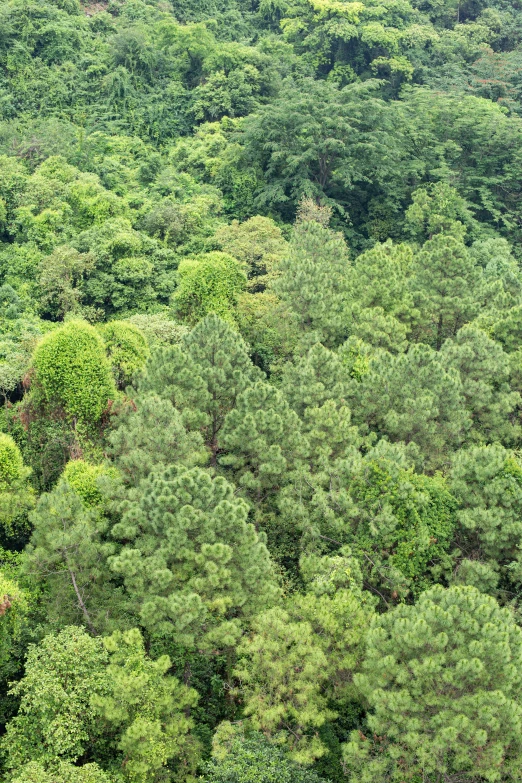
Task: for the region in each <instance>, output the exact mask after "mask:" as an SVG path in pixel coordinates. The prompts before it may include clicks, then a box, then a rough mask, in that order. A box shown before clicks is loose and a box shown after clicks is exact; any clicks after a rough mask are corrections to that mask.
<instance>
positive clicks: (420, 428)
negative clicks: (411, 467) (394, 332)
mask: <svg viewBox="0 0 522 783" xmlns="http://www.w3.org/2000/svg"><path fill="white" fill-rule="evenodd" d="M350 408H351V409H352V411H353V412H354V418H355V423H356V424H358V425H361V426H363V425H366V427H367V428H368V429H369V430H370V431H373V432H375V433H377V434H378V435H380V436H387V437H388V438H390V440H392V441H403V442H405V443H407V444H409V443H412V444H416V446H418V448H419V449H420V452H421V455H422V457H423V459H424V460H425V463H426V465H427V466H428V467H430V468H433V467H435V468H436V467H438V466H440V465H441V463H442V462H443V461H444V460H445V458H446V455H447V454H448V452H451V451H452V450H454V449H455V448H457V447H458V446H459V445H460V443H462V442H463V441H464V439H465V437H466V435H467V431H468V429H469V426H470V419H469V414H468V412H467V411H466V408H465V401H464V394H463V388H462V382H461V380H460V377H459V374H458V373H457V372H456V370H454V369H452V368H451V367H447V366H446V363H444V362H443V361H442V360H441V358H440V356H439V355H438V354H437V352H435V351H434V350H432V349H431V348H429V347H428V346H427V345H413V346H411V348H410V350H409V351H408V353H407V354H399V355H397V356H392V355H391V354H389V353H385V352H381V353H379V354H378V355H377V356H375V357H374V359H373V360H371V361H370V363H369V370H368V372H366V373H365V374H364V375H362V377H361V381H360V383H359V384H358V385H357V386H356V387H354V392H353V397H352V399H351V400H350Z"/></svg>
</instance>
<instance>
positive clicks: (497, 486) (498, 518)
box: [450, 444, 522, 589]
mask: <svg viewBox="0 0 522 783" xmlns="http://www.w3.org/2000/svg"><path fill="white" fill-rule="evenodd" d="M450 487H451V490H452V492H453V494H454V495H455V497H456V498H457V500H458V502H459V506H460V508H459V510H458V512H457V519H458V522H459V527H460V535H459V537H458V539H457V541H458V545H459V549H460V552H461V557H462V559H463V562H462V563H461V566H460V575H459V578H460V579H462V580H466V581H470V582H471V584H474V583H475V582H476V584H477V587H480V588H482V587H484V588H486V589H489V588H490V587H493V588H494V587H496V586H497V585H498V582H499V578H500V577H502V580H503V581H504V582H505V583H507V585H508V586H509V584H510V583H514V584H516V585H518V584H519V583H520V580H521V578H522V570H521V563H520V549H519V547H520V541H521V536H522V526H521V523H520V512H519V506H520V503H521V502H522V491H521V490H522V465H521V464H520V460H519V459H518V458H517V456H516V454H515V453H513V452H512V451H509V450H508V449H505V448H503V446H501V445H500V444H491V445H486V446H474V447H473V448H470V449H463V450H461V451H459V452H457V454H456V455H455V457H454V459H453V464H452V468H451V474H450ZM473 562H475V563H476V565H475V566H474V565H473ZM480 564H482V568H481V567H480ZM499 572H500V573H499ZM474 574H475V575H474ZM477 580H478V581H477ZM482 580H485V581H482ZM501 584H502V583H501Z"/></svg>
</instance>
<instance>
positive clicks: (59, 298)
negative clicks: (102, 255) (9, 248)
mask: <svg viewBox="0 0 522 783" xmlns="http://www.w3.org/2000/svg"><path fill="white" fill-rule="evenodd" d="M94 263H95V259H94V257H93V256H92V255H89V254H88V253H79V252H78V251H77V250H75V249H74V248H72V247H68V246H67V245H61V246H60V247H57V248H55V249H54V250H53V252H52V253H51V255H49V256H46V257H44V258H43V259H42V260H41V261H40V275H39V280H38V284H39V287H40V291H41V294H40V311H41V312H42V313H43V314H44V315H50V316H52V317H53V318H54V319H56V320H62V319H63V318H64V316H66V315H68V314H69V313H73V314H75V315H80V314H81V313H82V308H81V304H80V303H81V301H82V298H83V291H82V286H81V284H82V280H83V277H84V275H85V274H86V273H87V272H89V271H91V270H92V269H93V268H94Z"/></svg>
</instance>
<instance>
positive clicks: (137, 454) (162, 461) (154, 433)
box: [109, 392, 206, 486]
mask: <svg viewBox="0 0 522 783" xmlns="http://www.w3.org/2000/svg"><path fill="white" fill-rule="evenodd" d="M114 424H115V429H114V430H113V431H112V432H111V433H110V435H109V442H110V444H111V456H112V457H113V458H114V460H115V462H116V465H117V466H118V468H119V470H120V471H121V473H122V475H123V478H124V481H125V483H127V484H130V485H131V486H138V484H139V483H140V481H141V480H142V479H144V478H146V477H147V476H148V475H149V473H150V472H151V470H153V468H155V467H156V466H161V465H164V466H165V467H167V466H168V465H175V464H179V463H181V464H183V465H187V466H189V467H190V466H191V465H193V464H195V463H198V462H200V461H201V462H203V461H205V457H206V453H205V449H204V447H203V439H202V437H201V435H200V434H199V432H188V431H187V429H186V427H185V426H184V424H183V420H182V415H181V413H180V412H179V411H178V410H176V408H174V406H173V405H172V403H171V402H170V400H169V399H164V398H162V397H160V396H158V395H157V394H153V393H151V392H144V393H143V394H138V395H137V396H136V397H135V398H134V400H133V403H132V405H127V406H125V407H124V408H123V409H122V411H121V412H120V414H119V415H118V416H117V418H116V420H115V422H114Z"/></svg>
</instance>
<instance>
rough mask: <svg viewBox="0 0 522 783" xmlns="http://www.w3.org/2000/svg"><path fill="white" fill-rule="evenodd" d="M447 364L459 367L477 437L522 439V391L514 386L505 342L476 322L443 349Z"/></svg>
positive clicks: (505, 440)
mask: <svg viewBox="0 0 522 783" xmlns="http://www.w3.org/2000/svg"><path fill="white" fill-rule="evenodd" d="M441 358H442V360H443V362H444V363H445V365H446V366H447V367H453V368H455V369H456V370H458V372H459V374H460V378H461V381H462V391H463V394H464V399H465V402H466V408H467V409H468V411H469V413H470V416H471V420H472V422H473V424H472V428H471V431H470V433H469V435H470V437H471V438H472V439H473V440H479V441H483V442H484V441H485V442H490V443H491V442H495V441H499V442H500V443H504V444H505V445H511V444H515V443H518V442H519V438H520V435H519V430H520V427H519V425H518V423H517V418H518V409H519V407H520V404H521V402H522V398H521V397H520V394H519V392H517V391H514V390H513V388H512V387H511V384H510V382H511V367H510V362H509V357H508V355H507V354H506V353H504V351H503V350H502V346H501V345H499V344H498V343H496V342H495V341H494V340H492V339H491V338H490V337H488V335H487V334H485V332H484V331H482V330H481V329H478V328H476V327H474V326H473V325H472V324H471V325H468V326H464V327H463V328H462V329H460V330H459V331H458V332H457V334H456V336H455V337H454V338H453V340H447V341H446V342H445V343H444V345H443V347H442V350H441Z"/></svg>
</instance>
